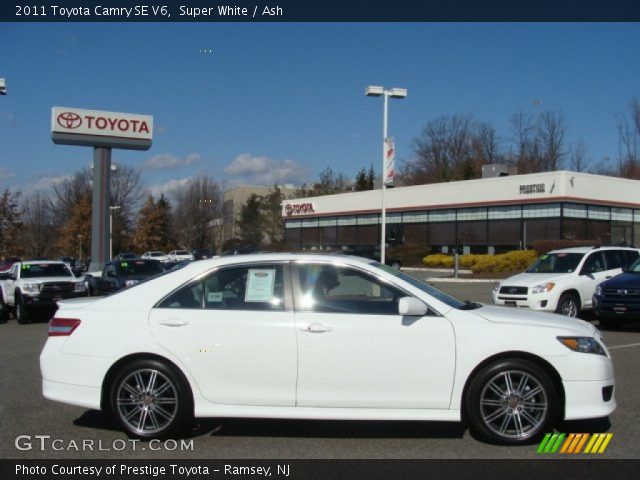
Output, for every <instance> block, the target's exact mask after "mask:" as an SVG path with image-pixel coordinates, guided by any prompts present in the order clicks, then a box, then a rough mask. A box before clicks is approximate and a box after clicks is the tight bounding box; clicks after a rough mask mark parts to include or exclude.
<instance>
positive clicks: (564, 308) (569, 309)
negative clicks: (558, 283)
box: [560, 297, 578, 317]
mask: <svg viewBox="0 0 640 480" xmlns="http://www.w3.org/2000/svg"><path fill="white" fill-rule="evenodd" d="M560 313H561V314H562V315H567V316H568V317H576V316H577V315H578V305H577V304H576V301H575V300H574V299H573V298H572V297H567V298H565V299H564V300H563V301H562V303H561V304H560Z"/></svg>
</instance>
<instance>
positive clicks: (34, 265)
mask: <svg viewBox="0 0 640 480" xmlns="http://www.w3.org/2000/svg"><path fill="white" fill-rule="evenodd" d="M78 296H87V290H86V288H85V285H84V283H83V282H82V280H81V279H79V278H76V277H75V275H74V274H73V273H72V272H71V269H70V268H69V267H68V266H67V265H66V264H65V263H63V262H59V261H54V260H46V261H36V260H33V261H27V262H15V263H14V264H13V265H12V267H11V270H9V272H4V273H2V274H0V320H2V321H4V320H7V319H8V318H9V313H10V312H11V311H13V312H15V316H16V320H17V321H18V323H29V321H30V320H31V318H32V317H33V315H34V314H35V313H36V311H41V312H43V311H47V312H48V313H49V314H51V312H52V311H53V310H54V309H55V308H56V302H57V301H58V300H61V299H64V298H74V297H78Z"/></svg>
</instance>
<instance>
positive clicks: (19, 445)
mask: <svg viewBox="0 0 640 480" xmlns="http://www.w3.org/2000/svg"><path fill="white" fill-rule="evenodd" d="M14 445H15V447H16V449H17V450H21V451H31V450H37V451H41V452H45V451H56V452H61V451H65V452H93V451H99V452H111V451H117V452H122V451H125V450H129V451H154V452H155V451H168V452H176V451H179V452H186V451H193V439H191V440H172V439H167V440H149V441H148V442H147V441H141V440H138V439H135V438H127V439H123V438H118V439H115V440H113V441H105V440H102V439H98V440H95V439H92V438H84V439H81V440H74V439H72V440H67V439H63V438H53V437H52V436H51V435H18V436H17V437H16V438H15V440H14Z"/></svg>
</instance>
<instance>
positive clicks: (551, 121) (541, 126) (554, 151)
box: [537, 111, 567, 172]
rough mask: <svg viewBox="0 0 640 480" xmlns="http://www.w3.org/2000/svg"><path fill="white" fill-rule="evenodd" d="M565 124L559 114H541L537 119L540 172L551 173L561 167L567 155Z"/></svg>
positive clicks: (549, 112)
mask: <svg viewBox="0 0 640 480" xmlns="http://www.w3.org/2000/svg"><path fill="white" fill-rule="evenodd" d="M566 133H567V122H566V120H565V118H564V114H562V113H561V112H551V111H548V112H543V113H541V114H540V117H539V119H538V129H537V136H538V140H539V145H540V158H541V160H542V164H541V165H540V167H541V170H542V171H544V172H552V171H555V170H558V169H560V168H561V166H562V159H563V157H564V156H565V155H567V151H566V146H565V135H566Z"/></svg>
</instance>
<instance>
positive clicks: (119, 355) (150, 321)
mask: <svg viewBox="0 0 640 480" xmlns="http://www.w3.org/2000/svg"><path fill="white" fill-rule="evenodd" d="M265 262H272V263H273V264H283V265H287V266H286V267H283V269H284V271H285V272H287V271H289V269H290V270H291V272H294V271H298V268H303V267H304V266H306V265H309V264H314V265H315V264H318V265H321V266H330V267H332V268H333V267H335V268H343V269H345V271H349V272H351V273H353V272H356V273H357V274H358V275H361V276H363V277H366V278H371V279H374V280H376V281H378V282H380V284H381V285H384V286H385V287H386V286H393V287H394V288H398V289H401V290H402V292H404V294H405V295H407V296H408V297H409V298H408V300H407V301H406V302H405V303H403V302H404V301H405V300H404V299H402V300H400V301H399V305H400V306H401V307H400V311H403V310H402V308H403V307H402V305H405V306H406V305H407V304H409V303H412V302H413V303H417V304H419V305H422V306H423V307H424V305H427V306H428V308H429V314H426V315H423V316H410V315H409V316H406V315H404V316H403V315H400V314H399V313H397V312H398V310H397V309H396V313H389V314H362V313H338V314H335V313H332V314H327V313H320V312H314V311H305V310H304V309H302V310H301V309H299V308H298V305H301V303H299V302H300V301H301V300H300V299H302V301H304V298H305V297H304V296H300V297H299V296H298V294H296V293H295V292H296V291H297V290H296V289H297V288H298V287H297V286H296V285H297V284H296V283H295V281H293V282H292V284H291V285H292V287H291V290H289V287H288V285H289V283H288V281H287V282H286V286H285V287H284V288H285V291H286V292H287V293H285V294H283V296H284V297H285V305H286V308H284V307H283V310H280V311H276V312H272V311H258V310H256V311H247V310H230V309H228V310H217V311H212V310H207V309H206V308H202V309H201V308H199V307H198V308H193V309H188V308H160V307H158V305H162V303H159V302H160V301H161V300H162V301H164V300H163V299H166V298H171V296H172V295H174V293H172V292H175V291H177V290H176V289H177V287H180V286H182V285H185V284H187V285H189V282H191V281H192V280H193V279H200V278H203V276H205V275H209V274H210V272H214V273H213V274H215V273H216V272H217V271H224V268H225V267H233V266H243V265H245V266H246V265H248V267H247V268H252V267H254V266H256V265H257V266H259V265H262V264H264V263H265ZM301 266H302V267H301ZM249 271H251V270H249ZM213 274H211V275H213ZM401 275H403V274H401V273H397V274H395V275H392V274H390V273H387V271H383V270H382V269H380V268H378V267H377V266H376V264H375V262H368V261H364V260H363V259H360V258H356V257H348V256H334V255H302V254H299V255H298V254H259V255H243V256H232V257H221V258H217V259H211V260H203V261H200V262H194V263H191V264H189V265H186V266H185V267H184V268H182V269H179V270H176V271H174V272H170V273H168V274H165V275H163V276H160V277H157V278H155V279H152V280H149V281H147V282H145V283H142V284H140V285H138V286H136V287H134V288H131V289H128V290H125V291H122V292H120V293H117V294H114V295H112V296H110V297H106V298H102V299H98V300H96V299H95V298H88V299H83V300H72V301H65V302H60V309H59V311H58V312H57V314H56V317H58V318H61V319H78V323H79V325H78V326H77V328H76V329H75V330H73V331H72V333H71V334H70V335H67V336H50V337H49V339H48V340H47V342H46V344H45V346H44V349H43V351H42V354H41V357H40V366H41V371H42V387H43V393H44V396H45V397H46V398H48V399H51V400H56V401H60V402H64V403H68V404H73V405H79V406H82V407H86V408H91V409H101V408H106V407H107V405H105V398H106V397H105V394H106V392H107V391H108V383H109V380H108V379H110V378H113V376H112V372H113V371H114V369H117V368H118V366H120V365H123V362H125V363H126V362H127V361H128V360H129V359H135V358H138V357H139V356H141V355H142V356H145V357H153V358H155V359H158V360H160V361H162V362H166V363H167V364H169V365H171V366H172V368H175V369H177V370H179V372H180V373H181V374H182V375H184V378H185V379H186V381H187V382H188V386H189V389H190V391H191V392H192V393H193V415H194V416H195V417H262V418H265V417H268V418H306V419H352V420H355V419H360V420H365V419H368V420H439V421H460V420H461V412H462V410H463V409H464V391H465V387H466V386H467V385H468V383H469V380H470V378H471V377H473V376H474V372H476V371H477V369H478V368H479V366H481V365H483V362H487V361H489V360H491V359H496V358H498V357H500V358H502V357H501V356H505V355H511V356H517V357H522V358H531V359H534V358H535V359H536V362H539V363H540V364H541V365H542V364H544V365H548V368H549V370H550V371H551V370H553V372H555V373H553V375H555V376H557V379H558V382H559V383H558V387H559V385H560V383H561V385H562V387H561V388H562V390H563V392H562V396H563V398H564V403H563V404H562V405H558V407H557V408H558V412H557V413H558V414H559V416H560V417H562V418H565V419H584V418H592V417H602V416H606V415H608V414H610V413H611V412H612V411H613V410H614V409H615V406H616V402H615V398H614V397H613V395H612V396H611V398H609V399H608V400H607V401H605V400H604V399H603V388H610V389H611V391H613V385H614V384H615V380H614V373H613V367H612V364H611V359H610V356H609V354H608V352H607V350H606V347H604V344H602V341H601V337H600V333H599V331H598V330H597V329H596V328H595V327H593V326H592V325H590V324H589V323H586V322H584V321H581V320H575V319H569V318H565V317H560V316H558V315H550V314H545V313H537V312H529V311H522V310H515V309H507V308H502V307H494V306H479V305H478V307H479V308H477V309H474V310H459V309H457V308H452V307H451V306H449V305H448V304H447V303H446V302H444V301H441V300H440V299H438V298H436V296H432V295H429V294H427V293H426V292H425V291H424V290H422V289H421V288H418V287H417V286H416V284H414V283H412V282H409V281H405V280H403V278H404V277H400V276H401ZM285 278H287V277H286V276H285ZM291 278H293V273H292V274H291ZM185 288H186V287H185ZM181 290H184V289H181ZM248 291H249V289H247V292H248ZM170 294H171V295H170ZM207 295H208V297H207ZM207 295H205V299H207V298H208V300H205V301H221V299H222V296H223V294H220V295H219V296H218V294H217V293H215V292H214V293H209V294H207ZM245 295H249V294H248V293H245ZM167 296H168V297H167ZM246 298H247V297H245V299H246ZM293 298H295V302H293V301H291V300H290V299H293ZM425 311H426V308H425ZM54 322H55V319H54V320H53V321H52V324H53V323H54ZM50 328H51V327H50ZM558 336H567V337H592V338H593V339H595V340H594V342H596V343H597V344H598V345H601V348H602V351H601V354H593V353H581V352H576V351H572V350H570V349H569V348H567V347H566V346H564V345H563V344H562V343H560V341H558V339H557V337H558ZM514 352H516V353H514ZM554 378H555V377H554ZM559 388H560V387H559Z"/></svg>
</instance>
